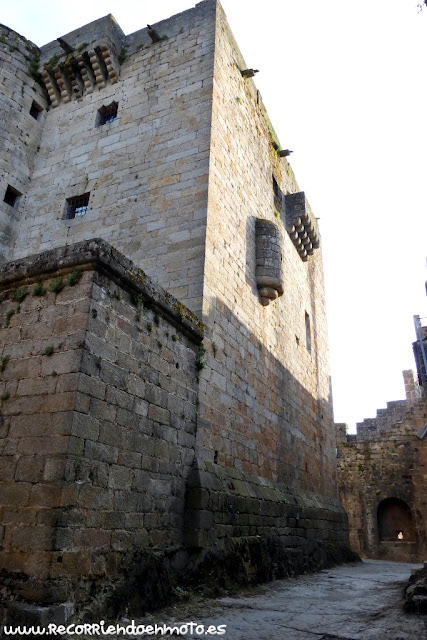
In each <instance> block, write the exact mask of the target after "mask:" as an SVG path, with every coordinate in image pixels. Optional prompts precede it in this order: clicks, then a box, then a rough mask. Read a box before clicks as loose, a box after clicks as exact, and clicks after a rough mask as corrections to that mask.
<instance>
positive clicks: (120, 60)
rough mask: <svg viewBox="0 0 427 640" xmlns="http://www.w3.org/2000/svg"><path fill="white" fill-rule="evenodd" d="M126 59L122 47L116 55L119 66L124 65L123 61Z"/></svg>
mask: <svg viewBox="0 0 427 640" xmlns="http://www.w3.org/2000/svg"><path fill="white" fill-rule="evenodd" d="M126 57H127V53H126V49H125V47H122V48H121V49H120V53H119V55H118V60H119V63H120V64H123V63H124V61H125V60H126Z"/></svg>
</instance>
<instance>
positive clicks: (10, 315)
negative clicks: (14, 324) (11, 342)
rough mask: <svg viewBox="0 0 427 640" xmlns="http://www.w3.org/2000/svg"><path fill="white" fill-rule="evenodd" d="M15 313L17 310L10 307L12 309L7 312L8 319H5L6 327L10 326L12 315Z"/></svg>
mask: <svg viewBox="0 0 427 640" xmlns="http://www.w3.org/2000/svg"><path fill="white" fill-rule="evenodd" d="M14 313H15V310H14V309H10V310H9V311H8V312H7V313H6V321H5V323H4V326H5V327H8V326H9V323H10V319H11V317H12V316H13V315H14Z"/></svg>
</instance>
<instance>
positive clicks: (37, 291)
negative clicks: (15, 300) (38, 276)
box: [32, 282, 46, 297]
mask: <svg viewBox="0 0 427 640" xmlns="http://www.w3.org/2000/svg"><path fill="white" fill-rule="evenodd" d="M45 293H46V289H45V288H44V286H43V283H42V282H37V283H36V284H35V285H34V287H33V291H32V294H33V296H36V297H39V296H44V294H45Z"/></svg>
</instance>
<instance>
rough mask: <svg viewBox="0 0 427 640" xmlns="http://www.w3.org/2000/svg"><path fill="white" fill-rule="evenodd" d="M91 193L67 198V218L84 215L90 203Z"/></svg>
mask: <svg viewBox="0 0 427 640" xmlns="http://www.w3.org/2000/svg"><path fill="white" fill-rule="evenodd" d="M89 196H90V193H84V194H83V195H81V196H75V197H74V198H67V208H66V211H65V219H66V220H72V219H73V218H78V217H79V216H83V215H84V214H85V213H86V211H87V208H88V205H89Z"/></svg>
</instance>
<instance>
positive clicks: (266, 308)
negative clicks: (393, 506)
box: [0, 0, 347, 609]
mask: <svg viewBox="0 0 427 640" xmlns="http://www.w3.org/2000/svg"><path fill="white" fill-rule="evenodd" d="M152 29H154V32H155V33H156V34H157V36H158V37H155V38H154V40H155V41H153V39H152V38H151V37H150V34H151V36H152V35H153V33H154V32H153V30H150V31H149V30H148V29H141V30H139V31H137V32H135V33H133V34H130V35H128V36H125V35H124V34H123V32H122V31H121V29H120V27H119V26H118V25H117V23H116V21H115V20H114V18H113V17H112V16H106V17H105V18H101V19H100V20H97V21H95V22H93V23H91V24H89V25H86V26H83V27H81V28H79V29H76V30H75V31H73V32H71V33H69V34H66V35H64V36H63V37H62V38H61V40H62V46H65V47H66V48H67V51H68V54H65V52H64V50H63V49H62V47H61V44H60V41H54V42H52V43H49V44H48V45H45V46H44V47H42V48H41V49H40V50H37V51H36V53H37V55H38V58H37V61H35V62H34V66H35V67H37V73H38V74H40V75H37V74H36V78H37V80H39V81H40V82H42V84H43V82H44V86H45V89H46V90H47V94H46V93H44V94H43V93H42V95H44V98H45V100H46V103H45V104H46V109H45V111H46V113H44V114H43V117H44V119H43V120H42V121H40V126H41V131H40V138H39V139H38V142H37V140H36V137H34V139H33V138H31V140H32V142H31V145H32V146H31V149H32V152H31V153H33V152H34V156H32V155H31V154H30V153H29V151H28V153H27V150H26V145H25V137H26V136H25V131H24V128H25V126H27V124H26V122H25V119H23V121H22V123H21V124H22V127H23V131H24V134H23V135H24V137H23V138H22V139H21V138H20V139H19V140H18V141H16V145H17V146H18V147H19V153H20V154H22V155H23V158H24V159H25V161H26V162H27V161H28V167H30V165H31V169H30V168H28V171H27V174H28V175H27V174H26V175H27V183H26V184H25V185H23V186H22V197H21V199H20V200H19V201H18V202H17V207H15V206H12V204H11V203H12V201H13V193H11V192H8V195H7V197H6V192H5V197H6V201H5V202H4V207H5V211H6V212H7V213H8V214H9V217H10V218H11V219H12V218H13V220H14V224H13V225H12V226H10V229H9V231H10V233H9V231H8V234H6V235H5V238H6V239H5V242H4V254H3V257H4V261H5V262H4V264H3V269H2V271H3V275H2V280H1V283H2V284H1V286H2V287H3V289H4V294H5V295H4V301H3V302H2V307H1V308H0V312H1V313H2V316H3V325H2V329H1V331H2V332H3V337H4V340H5V342H4V347H3V351H2V354H1V355H2V358H3V360H2V367H3V371H2V377H1V378H0V381H1V385H2V389H1V393H2V394H3V396H2V397H3V400H2V412H3V423H2V429H3V432H2V433H3V436H4V438H3V441H2V446H3V450H2V451H3V457H2V458H1V460H2V464H4V466H5V476H4V477H5V478H7V480H5V482H6V484H5V486H4V493H3V494H2V495H4V496H5V504H4V505H3V507H2V508H3V509H4V510H5V512H4V515H5V516H6V519H5V521H4V525H3V526H4V529H3V530H2V535H3V538H2V540H3V543H2V544H3V546H2V550H1V554H2V555H1V556H0V559H1V561H2V563H3V567H4V569H3V574H2V575H3V578H4V583H5V585H6V586H5V588H6V591H7V593H8V594H9V595H10V597H11V598H13V597H18V598H22V599H26V600H28V601H33V602H38V603H45V604H46V603H52V602H66V601H67V600H68V599H70V600H72V601H74V602H76V603H77V604H78V606H79V607H83V606H84V603H87V602H88V601H89V600H91V595H90V594H91V593H92V590H94V591H96V592H97V593H98V594H99V598H100V600H101V599H102V597H104V595H107V594H111V595H112V596H113V598H115V599H116V600H115V601H116V604H117V606H118V607H119V606H128V607H129V608H134V609H138V608H139V609H141V607H144V606H146V605H147V604H151V605H152V604H153V602H157V603H159V602H160V601H161V600H163V599H164V598H165V597H166V596H167V594H168V593H170V588H171V585H172V584H173V582H174V579H175V578H176V579H178V576H179V580H180V581H181V583H182V581H183V580H186V579H188V580H189V581H195V579H196V578H195V576H199V578H200V579H201V580H203V575H204V576H205V577H206V576H211V579H214V580H215V581H221V580H222V578H223V576H224V575H225V574H226V573H227V571H228V573H229V574H233V575H232V576H231V578H232V579H236V580H237V581H240V580H241V581H243V582H245V581H246V582H250V581H253V580H258V579H267V578H272V577H274V576H278V575H288V574H290V573H294V572H297V571H305V570H308V569H314V568H317V567H319V566H322V564H323V565H325V564H327V563H328V562H330V560H331V558H333V557H335V558H338V557H344V556H343V555H342V554H340V553H338V551H337V550H338V549H342V545H343V544H344V546H345V544H346V540H347V519H346V516H345V513H344V511H343V509H342V507H341V506H340V504H339V502H338V500H337V480H336V453H335V445H336V441H335V431H334V429H333V419H332V398H331V388H330V376H329V363H328V340H327V325H326V309H325V295H324V286H323V268H322V255H321V247H320V245H321V242H320V235H319V230H318V227H317V222H316V220H315V218H314V216H313V213H312V211H311V209H310V206H309V204H308V201H307V199H306V197H305V193H303V192H301V191H300V189H299V187H298V185H297V182H296V179H295V176H294V174H293V171H292V168H291V166H290V164H289V163H288V161H287V160H286V158H285V157H283V155H284V154H280V153H279V151H280V144H279V142H278V140H277V137H276V135H275V133H274V129H273V127H272V125H271V123H270V121H269V118H268V115H267V113H266V110H265V107H264V104H263V101H262V98H261V96H260V94H259V92H258V91H257V89H256V87H255V85H254V83H253V81H252V80H251V79H250V78H246V77H244V74H242V71H243V70H245V69H246V68H247V65H246V63H245V61H244V60H243V57H242V56H241V54H240V51H239V49H238V46H237V44H236V42H235V41H234V38H233V36H232V34H231V32H230V30H229V27H228V25H227V21H226V18H225V15H224V12H223V10H222V8H221V6H220V4H219V2H218V0H204V1H203V2H199V3H198V4H197V5H196V6H195V7H194V9H191V10H189V11H185V12H184V13H182V14H178V15H176V16H172V17H171V18H170V19H168V20H165V21H162V22H160V23H158V24H157V25H152ZM10 37H14V36H13V34H12V35H11V36H10ZM64 43H66V44H64ZM70 49H71V51H69V50H70ZM24 59H25V58H24ZM110 67H111V68H110ZM11 82H12V80H11ZM14 83H15V84H14ZM23 83H24V80H23V79H22V77H21V76H20V75H19V74H18V75H17V76H16V78H15V79H14V82H12V84H13V91H14V94H16V95H18V96H19V95H20V92H21V93H22V91H23V92H24V94H25V92H26V90H25V87H24V84H23ZM36 84H37V83H36V82H35V81H34V82H33V83H32V85H31V90H32V91H33V90H34V91H38V90H39V89H36V88H35V85H36ZM38 86H39V87H40V85H39V84H38ZM23 87H24V88H23ZM40 92H42V89H41V88H40ZM0 99H1V100H3V102H2V103H1V104H5V100H6V98H5V97H4V96H1V98H0ZM6 102H7V100H6ZM116 107H117V109H116ZM19 108H20V109H21V110H22V109H23V105H21V103H19ZM105 114H110V117H108V118H107V117H106V118H105V119H104V117H103V116H104V115H105ZM21 115H22V114H21ZM30 118H31V115H30ZM31 119H32V120H33V119H34V118H31ZM38 124H39V122H38V121H37V122H36V125H38ZM34 146H35V151H34V148H33V147H34ZM2 161H3V162H4V163H5V164H6V162H7V157H4V158H3V160H2ZM12 186H13V185H12ZM19 190H21V188H20V189H19ZM13 204H15V202H14V203H13ZM257 229H258V233H257ZM257 236H258V239H257ZM98 237H99V238H102V240H91V238H98ZM257 240H258V242H257ZM107 243H109V244H107ZM119 252H120V253H119ZM124 256H126V257H124ZM130 260H132V262H130ZM142 270H143V271H142ZM80 272H82V275H80ZM69 278H70V281H69ZM150 278H155V279H156V281H157V282H158V283H159V285H155V284H154V282H153V280H151V279H150ZM266 278H267V279H266ZM39 279H40V283H38V280H39ZM45 289H46V292H45V293H44V295H42V293H43V291H44V290H45ZM166 290H167V291H168V292H169V293H167V292H166ZM172 296H175V297H172ZM267 302H269V304H266V303H267ZM190 310H191V311H190ZM202 329H203V330H204V333H202ZM202 339H203V342H202ZM297 516H298V517H297ZM326 547H328V549H329V551H326ZM328 553H329V555H328ZM336 554H338V555H336ZM344 555H345V554H344ZM279 557H280V561H279ZM279 566H280V570H279V569H278V568H277V567H279ZM215 567H220V568H221V571H222V570H223V572H222V573H221V575H219V574H216V573H215V570H214V569H215ZM236 567H238V569H236ZM235 569H236V570H235ZM174 576H175V577H174ZM236 576H237V577H236ZM132 594H133V595H132ZM135 594H136V595H135ZM138 594H139V595H138ZM134 595H135V598H134ZM129 598H131V599H132V598H133V599H132V601H129ZM138 598H139V600H138ZM92 600H93V598H92ZM119 602H121V604H120V605H119ZM99 604H100V603H99ZM104 604H105V603H104ZM101 609H102V607H101Z"/></svg>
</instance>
